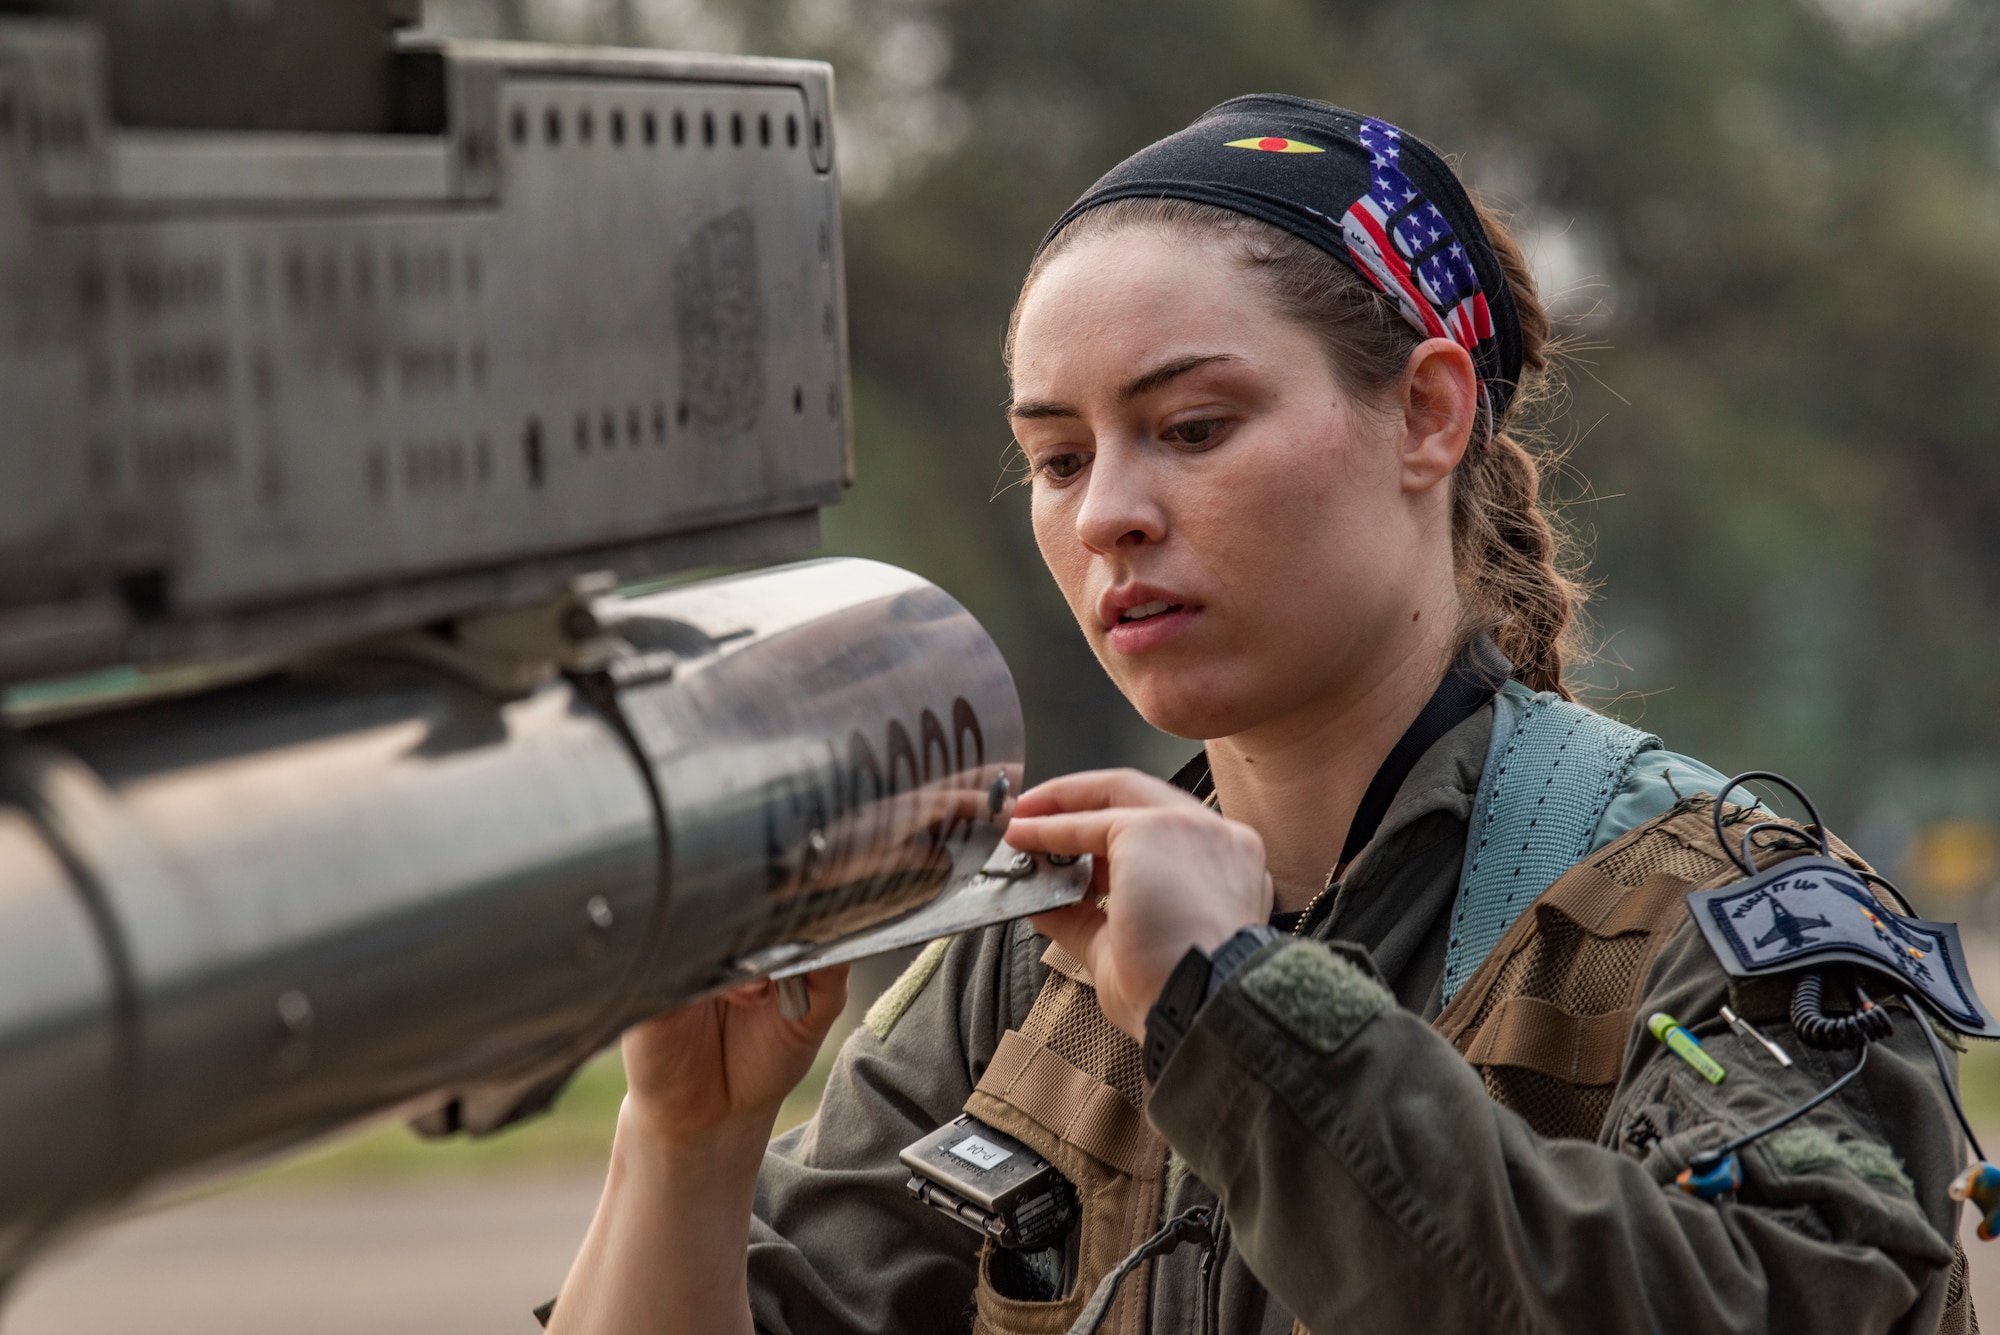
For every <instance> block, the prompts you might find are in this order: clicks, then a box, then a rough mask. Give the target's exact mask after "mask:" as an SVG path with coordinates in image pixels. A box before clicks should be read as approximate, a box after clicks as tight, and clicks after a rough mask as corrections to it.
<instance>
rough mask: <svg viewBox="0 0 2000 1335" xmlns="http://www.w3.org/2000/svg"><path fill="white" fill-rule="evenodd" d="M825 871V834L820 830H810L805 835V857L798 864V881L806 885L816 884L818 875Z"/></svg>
mask: <svg viewBox="0 0 2000 1335" xmlns="http://www.w3.org/2000/svg"><path fill="white" fill-rule="evenodd" d="M824 870H826V834H825V832H824V831H821V830H816V829H815V830H810V831H808V832H807V834H806V848H805V855H804V857H803V858H801V859H800V862H799V880H800V881H801V882H803V883H804V884H806V885H813V884H815V883H817V882H818V880H819V877H820V873H821V872H822V871H824Z"/></svg>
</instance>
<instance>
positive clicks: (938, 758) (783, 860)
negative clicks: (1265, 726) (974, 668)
mask: <svg viewBox="0 0 2000 1335" xmlns="http://www.w3.org/2000/svg"><path fill="white" fill-rule="evenodd" d="M881 742H882V744H881V747H880V749H877V746H876V744H875V743H874V742H872V741H871V740H870V739H869V738H868V737H867V736H865V735H864V734H863V733H861V732H860V731H858V730H857V731H855V732H853V733H850V734H849V735H848V737H847V739H846V741H845V742H844V743H843V742H841V741H840V740H838V739H836V738H831V737H829V738H827V739H826V740H825V741H824V742H823V743H822V744H821V745H822V746H823V748H824V759H823V761H822V762H821V763H819V764H817V765H814V766H810V767H805V768H801V769H799V770H797V771H794V772H791V773H786V774H782V775H779V776H778V777H776V778H774V779H773V780H771V782H770V783H769V784H768V785H767V786H766V788H765V792H764V831H765V864H764V888H765V891H766V892H767V893H769V894H772V895H776V896H781V897H788V898H789V897H793V896H808V895H817V894H820V893H822V892H826V891H837V892H838V893H837V895H836V896H835V900H834V901H833V902H827V903H825V904H823V905H821V906H819V908H818V909H816V910H815V911H814V912H813V913H811V914H810V915H809V917H810V919H811V920H815V921H816V920H818V919H819V918H821V917H823V916H827V915H831V914H834V913H837V912H839V911H841V910H842V909H843V908H845V907H848V906H850V905H853V904H856V903H860V902H863V901H874V900H877V899H880V898H882V896H883V893H884V892H885V891H886V892H890V895H891V897H894V895H893V892H894V891H895V890H896V889H897V888H898V887H899V886H908V887H909V888H910V889H911V890H912V891H924V892H928V889H929V887H931V886H934V885H935V884H936V883H937V881H938V880H939V879H940V878H942V877H943V876H945V875H948V874H949V873H950V871H951V868H952V858H953V855H954V854H955V853H957V852H959V851H960V850H962V849H963V848H964V847H965V845H966V843H967V841H968V840H969V839H970V838H971V837H972V834H973V831H974V830H975V829H976V828H977V826H978V824H979V822H980V821H981V820H982V819H984V818H985V817H986V805H985V804H986V787H985V783H984V779H985V777H986V776H985V775H984V773H983V771H984V769H985V765H986V735H985V732H984V730H983V729H982V728H981V727H980V723H979V715H978V713H977V711H975V710H974V709H973V707H972V705H971V704H970V703H969V702H968V701H966V700H965V699H964V698H963V697H960V698H957V699H954V700H953V701H952V705H951V724H950V728H949V730H947V728H946V726H945V723H944V721H943V720H942V719H940V718H939V717H938V715H937V714H935V713H934V712H932V711H931V710H929V709H925V710H922V711H920V712H919V714H918V715H917V720H916V727H915V729H914V730H913V729H911V728H910V727H908V726H907V725H906V724H905V723H904V722H903V721H902V720H900V719H891V720H890V721H889V723H888V726H887V727H886V728H885V729H884V730H883V734H882V739H881ZM795 925H802V924H795Z"/></svg>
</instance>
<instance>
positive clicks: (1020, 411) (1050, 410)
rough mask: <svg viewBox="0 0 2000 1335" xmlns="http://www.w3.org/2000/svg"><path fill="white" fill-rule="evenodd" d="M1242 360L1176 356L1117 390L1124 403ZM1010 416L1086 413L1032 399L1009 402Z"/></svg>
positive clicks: (1216, 354)
mask: <svg viewBox="0 0 2000 1335" xmlns="http://www.w3.org/2000/svg"><path fill="white" fill-rule="evenodd" d="M1240 360H1241V359H1240V358H1239V357H1237V356H1236V355H1235V354H1234V353H1229V352H1199V353H1195V354H1194V355H1193V356H1189V357H1176V358H1174V359H1173V360H1172V361H1170V362H1163V363H1161V364H1160V365H1158V366H1156V367H1154V368H1153V369H1152V370H1150V371H1148V372H1146V373H1145V374H1144V375H1142V376H1139V377H1138V378H1137V379H1134V380H1131V381H1129V382H1127V383H1126V384H1125V386H1124V387H1123V388H1121V389H1120V390H1119V391H1118V398H1119V401H1120V402H1121V403H1130V402H1131V401H1132V400H1133V399H1136V398H1138V397H1139V396H1140V395H1142V394H1150V393H1152V392H1153V391H1154V390H1156V389H1158V388H1159V387H1160V386H1162V385H1165V384H1168V383H1170V382H1172V381H1174V380H1177V379H1179V378H1180V377H1181V376H1184V375H1186V374H1187V373H1188V372H1189V371H1193V370H1197V369H1199V368H1201V367H1204V366H1207V365H1209V364H1210V363H1212V362H1233V361H1240ZM1007 416H1009V417H1014V418H1021V419H1025V420H1033V419H1035V418H1042V417H1081V416H1083V414H1082V413H1080V412H1078V411H1077V410H1076V409H1074V408H1072V407H1070V406H1069V405H1068V404H1067V403H1057V402H1055V401H1053V400H1048V399H1031V400H1029V401H1028V402H1026V403H1010V404H1008V405H1007Z"/></svg>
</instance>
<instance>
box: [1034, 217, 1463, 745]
mask: <svg viewBox="0 0 2000 1335" xmlns="http://www.w3.org/2000/svg"><path fill="white" fill-rule="evenodd" d="M1443 349H1448V350H1449V351H1448V352H1446V351H1442V350H1443ZM1453 353H1455V354H1457V356H1456V358H1454V357H1453V356H1451V354H1453ZM1461 362H1462V363H1463V365H1462V366H1460V365H1458V363H1461ZM1430 363H1438V364H1437V365H1429V364H1430ZM1474 392H1475V391H1474V388H1473V382H1472V367H1471V362H1470V359H1469V358H1467V357H1466V356H1465V354H1464V353H1463V352H1462V351H1461V350H1459V349H1458V348H1457V347H1456V346H1455V345H1452V344H1450V343H1447V342H1445V341H1443V340H1431V341H1430V342H1427V343H1425V344H1422V345H1421V346H1420V347H1419V348H1418V349H1417V351H1416V352H1415V353H1413V354H1412V359H1411V367H1410V368H1409V369H1408V370H1406V372H1405V376H1404V381H1403V383H1402V384H1401V385H1399V386H1397V387H1392V388H1391V389H1390V390H1389V391H1388V392H1387V393H1385V394H1384V395H1382V396H1380V399H1381V401H1379V402H1363V401H1359V400H1357V399H1356V397H1355V396H1354V395H1353V394H1352V393H1350V392H1349V391H1348V390H1347V389H1345V388H1344V387H1343V386H1342V384H1341V383H1340V381H1339V380H1338V379H1337V377H1336V376H1335V375H1334V373H1333V370H1332V367H1331V366H1330V364H1329V363H1328V360H1327V355H1326V352H1325V351H1324V348H1323V346H1322V344H1321V343H1320V341H1319V340H1318V339H1317V338H1316V337H1315V335H1314V334H1313V333H1312V332H1310V331H1309V330H1308V329H1307V328H1305V327H1304V326H1303V325H1301V324H1300V323H1298V322H1296V321H1294V320H1290V319H1286V318H1282V317H1281V316H1279V315H1278V314H1277V313H1276V312H1275V310H1274V308H1273V306H1272V304H1271V302H1270V300H1269V298H1268V297H1266V296H1265V295H1264V293H1263V291H1262V290H1261V288H1260V287H1259V285H1258V284H1257V282H1256V281H1255V280H1254V279H1253V278H1252V277H1251V276H1250V275H1249V274H1248V273H1247V272H1246V271H1245V270H1244V269H1243V268H1242V267H1240V265H1239V264H1238V263H1237V262H1236V261H1235V260H1234V259H1233V258H1232V256H1231V255H1230V253H1229V252H1228V251H1227V250H1226V249H1225V248H1224V246H1223V245H1222V244H1220V243H1218V242H1215V241H1209V240H1200V239H1190V238H1178V237H1176V238H1169V237H1165V236H1162V235H1159V234H1157V233H1155V232H1153V231H1150V230H1143V229H1125V230H1121V231H1119V232H1116V233H1113V234H1111V235H1109V236H1106V237H1101V238H1097V239H1094V240H1090V241H1086V242H1083V243H1081V244H1079V245H1077V246H1076V247H1075V248H1073V249H1071V250H1068V251H1066V252H1064V253H1062V254H1061V255H1059V256H1058V257H1057V258H1056V259H1055V260H1054V261H1053V262H1051V263H1050V264H1049V266H1048V267H1047V268H1046V269H1045V270H1044V271H1043V272H1042V274H1041V276H1040V277H1039V278H1037V280H1036V281H1035V283H1034V285H1033V287H1032V288H1031V289H1030V290H1029V292H1028V294H1027V297H1026V299H1025V301H1024V303H1023V305H1022V308H1021V312H1020V317H1019V323H1018V325H1017V327H1016V333H1015V342H1014V397H1013V403H1012V407H1011V409H1010V416H1011V420H1012V425H1013V428H1014V432H1015V435H1016V438H1017V439H1018V440H1019V441H1020V443H1021V446H1022V448H1023V449H1024V450H1025V451H1026V453H1027V457H1028V462H1029V465H1030V467H1031V468H1032V470H1033V476H1032V486H1033V496H1034V501H1033V510H1034V525H1035V539H1036V542H1037V543H1038V544H1039V545H1040V547H1041V551H1042V557H1043V559H1044V560H1046V561H1047V562H1048V565H1049V569H1050V571H1051V572H1053V574H1054V575H1055V578H1056V582H1057V584H1058V585H1060V586H1061V588H1062V591H1063V596H1064V597H1065V598H1067V599H1068V600H1069V605H1070V610H1071V611H1072V612H1073V613H1074V614H1075V615H1076V619H1077V622H1078V624H1080V625H1081V626H1082V627H1083V631H1084V634H1085V635H1086V636H1088V637H1089V639H1090V643H1091V647H1092V648H1093V649H1094V650H1095V651H1096V653H1097V656H1098V659H1099V661H1100V662H1102V663H1103V664H1104V667H1105V669H1106V670H1107V671H1108V672H1109V673H1110V674H1111V677H1112V680H1113V681H1115V682H1116V683H1117V685H1118V687H1119V689H1120V690H1121V691H1123V692H1124V693H1125V695H1126V697H1127V698H1128V699H1130V700H1131V701H1132V702H1133V704H1134V705H1135V706H1136V707H1137V708H1138V710H1139V712H1140V713H1141V714H1143V715H1144V716H1145V717H1146V719H1147V721H1148V722H1150V723H1152V724H1153V725H1154V726H1155V727H1158V728H1161V729H1164V730H1165V731H1167V732H1171V733H1175V734H1177V735H1180V736H1183V737H1190V738H1201V739H1207V738H1216V737H1227V736H1234V735H1236V734H1239V733H1244V732H1247V731H1249V730H1251V729H1253V728H1257V727H1260V726H1262V725H1266V724H1270V723H1274V722H1278V721H1281V720H1283V719H1284V718H1286V717H1288V716H1291V715H1294V714H1297V713H1299V712H1300V711H1314V710H1315V707H1316V706H1325V705H1329V704H1330V705H1333V706H1334V707H1338V704H1339V702H1340V701H1341V700H1342V699H1343V698H1348V699H1358V698H1360V697H1361V696H1363V695H1365V694H1366V693H1367V691H1368V690H1369V689H1370V688H1371V687H1372V686H1373V685H1375V684H1376V683H1377V682H1378V681H1379V680H1380V678H1381V676H1382V675H1383V674H1386V673H1392V672H1394V671H1396V670H1397V668H1398V666H1399V665H1401V664H1402V663H1403V662H1404V661H1405V660H1406V659H1407V658H1408V657H1409V656H1410V655H1411V654H1412V653H1414V652H1417V651H1418V649H1419V648H1420V646H1423V645H1425V644H1431V645H1435V643H1436V642H1437V637H1438V636H1439V635H1450V634H1451V633H1452V632H1453V631H1454V630H1455V624H1452V623H1455V621H1456V607H1455V602H1456V594H1455V591H1454V589H1453V586H1452V583H1451V534H1450V496H1449V492H1450V486H1449V476H1450V472H1451V468H1452V467H1453V466H1455V465H1456V463H1457V461H1458V457H1459V455H1460V454H1461V453H1462V452H1463V449H1464V442H1465V439H1466V434H1467V431H1468V430H1469V427H1470V420H1471V419H1470V413H1471V406H1470V404H1471V395H1472V394H1473V393H1474ZM1447 400H1449V402H1448V401H1447ZM1460 400H1462V402H1460ZM1454 429H1455V430H1456V445H1455V446H1454V445H1453V443H1452V441H1451V439H1450V437H1451V435H1452V432H1453V430H1454ZM1441 602H1442V603H1444V604H1445V605H1440V603H1441ZM1440 622H1444V623H1446V624H1442V625H1441V624H1439V623H1440Z"/></svg>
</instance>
